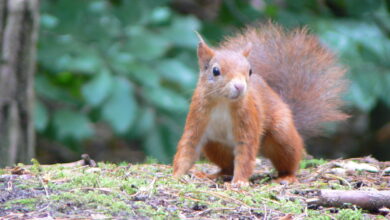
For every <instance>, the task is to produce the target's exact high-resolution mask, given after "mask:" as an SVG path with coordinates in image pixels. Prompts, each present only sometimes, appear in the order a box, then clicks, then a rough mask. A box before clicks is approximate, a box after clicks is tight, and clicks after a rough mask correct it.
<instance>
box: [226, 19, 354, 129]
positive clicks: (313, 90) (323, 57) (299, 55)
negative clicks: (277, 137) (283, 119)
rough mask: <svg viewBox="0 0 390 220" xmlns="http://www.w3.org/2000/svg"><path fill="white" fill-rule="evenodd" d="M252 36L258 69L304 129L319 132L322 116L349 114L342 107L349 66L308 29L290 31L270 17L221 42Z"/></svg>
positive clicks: (237, 42)
mask: <svg viewBox="0 0 390 220" xmlns="http://www.w3.org/2000/svg"><path fill="white" fill-rule="evenodd" d="M248 42H250V43H251V44H252V47H253V48H252V52H251V54H250V57H249V61H250V63H251V65H252V70H253V73H256V74H260V75H261V76H262V77H263V78H264V79H265V80H266V82H267V83H268V85H269V86H270V87H271V88H272V89H273V90H274V91H275V92H277V93H278V94H279V95H280V96H281V97H282V99H283V100H284V101H285V102H286V103H287V104H288V105H289V106H290V108H291V110H292V112H293V115H294V122H295V125H296V127H297V129H298V131H299V132H300V134H301V135H303V136H304V137H309V136H311V135H314V134H318V132H319V131H320V128H321V124H322V123H323V122H329V121H338V120H343V119H346V118H347V117H348V116H347V115H346V114H344V113H343V112H342V111H341V110H340V109H339V108H340V107H341V105H342V103H343V102H342V100H341V97H340V96H341V92H343V91H344V90H345V88H346V85H347V81H346V80H345V79H344V78H343V77H344V74H345V72H346V70H345V68H343V67H342V66H341V65H339V64H338V62H337V59H336V57H335V55H334V54H333V53H332V52H331V51H329V50H328V49H327V48H325V47H324V46H323V45H321V43H320V42H319V40H318V39H317V38H316V37H315V36H312V35H310V34H308V33H307V30H306V29H304V28H303V29H297V30H294V31H291V32H286V31H284V30H283V28H281V27H279V26H276V25H274V24H271V23H269V24H266V25H258V26H255V27H249V28H247V29H246V30H245V31H244V32H243V33H241V34H239V35H237V36H235V37H233V38H228V39H227V40H226V41H225V43H224V44H222V47H224V48H226V49H239V48H243V47H244V46H245V44H247V43H248Z"/></svg>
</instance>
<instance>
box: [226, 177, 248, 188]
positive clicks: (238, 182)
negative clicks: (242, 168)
mask: <svg viewBox="0 0 390 220" xmlns="http://www.w3.org/2000/svg"><path fill="white" fill-rule="evenodd" d="M246 186H249V181H248V180H235V179H233V180H232V183H231V184H230V186H228V188H229V187H231V188H242V187H246Z"/></svg>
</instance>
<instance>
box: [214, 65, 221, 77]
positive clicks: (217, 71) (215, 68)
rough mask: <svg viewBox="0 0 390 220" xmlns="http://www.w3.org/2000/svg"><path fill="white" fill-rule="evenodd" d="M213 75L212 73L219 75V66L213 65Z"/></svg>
mask: <svg viewBox="0 0 390 220" xmlns="http://www.w3.org/2000/svg"><path fill="white" fill-rule="evenodd" d="M213 75H214V76H219V75H221V72H220V71H219V68H218V67H214V68H213Z"/></svg>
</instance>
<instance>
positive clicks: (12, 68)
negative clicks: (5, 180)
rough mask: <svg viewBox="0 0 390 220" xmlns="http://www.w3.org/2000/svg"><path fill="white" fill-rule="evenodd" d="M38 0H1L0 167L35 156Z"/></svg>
mask: <svg viewBox="0 0 390 220" xmlns="http://www.w3.org/2000/svg"><path fill="white" fill-rule="evenodd" d="M38 24H39V0H0V57H1V60H0V167H3V166H6V165H12V164H14V163H17V162H23V163H27V162H29V161H30V160H31V158H32V157H34V152H35V148H34V140H35V137H34V127H33V126H34V124H33V118H32V114H33V112H32V111H33V99H34V72H35V56H36V54H35V53H36V40H37V35H38Z"/></svg>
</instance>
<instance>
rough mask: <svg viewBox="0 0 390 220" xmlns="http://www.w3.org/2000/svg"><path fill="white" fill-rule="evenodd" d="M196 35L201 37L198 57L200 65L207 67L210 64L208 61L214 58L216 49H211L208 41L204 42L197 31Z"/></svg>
mask: <svg viewBox="0 0 390 220" xmlns="http://www.w3.org/2000/svg"><path fill="white" fill-rule="evenodd" d="M195 33H196V35H197V36H198V38H199V44H198V59H199V65H201V67H205V66H207V65H208V62H209V61H210V60H211V58H213V56H214V54H215V53H214V50H213V49H211V48H210V47H209V46H208V45H207V44H206V42H204V40H203V38H202V36H200V34H199V33H198V32H195Z"/></svg>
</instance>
